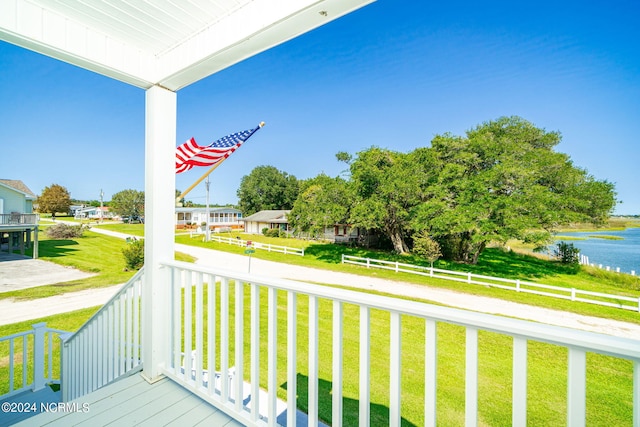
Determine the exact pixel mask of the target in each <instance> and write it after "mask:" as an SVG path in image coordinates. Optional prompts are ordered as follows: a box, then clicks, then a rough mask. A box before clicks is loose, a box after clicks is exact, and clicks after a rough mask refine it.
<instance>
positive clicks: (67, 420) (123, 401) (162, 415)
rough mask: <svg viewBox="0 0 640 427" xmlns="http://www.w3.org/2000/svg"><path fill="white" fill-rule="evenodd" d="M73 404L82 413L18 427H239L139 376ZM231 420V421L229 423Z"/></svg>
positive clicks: (176, 390) (165, 382) (171, 386)
mask: <svg viewBox="0 0 640 427" xmlns="http://www.w3.org/2000/svg"><path fill="white" fill-rule="evenodd" d="M70 403H76V404H77V407H79V408H80V409H82V408H83V407H82V404H83V403H86V404H87V405H88V406H87V409H88V410H87V411H86V412H82V411H79V412H62V411H60V412H55V413H53V412H48V413H41V414H39V415H36V416H33V417H31V418H29V419H26V420H24V421H22V422H20V423H18V424H16V425H18V426H48V427H54V426H65V427H67V426H106V425H113V426H128V425H136V426H137V425H149V426H150V425H153V426H158V425H169V424H170V425H175V426H180V427H186V426H194V425H202V426H205V425H215V426H230V427H231V426H241V425H242V424H238V423H237V422H236V421H235V420H233V419H232V418H231V417H229V416H228V415H226V414H225V413H224V412H222V411H220V410H218V409H216V408H215V407H213V406H211V405H209V404H208V403H207V402H205V401H204V400H202V399H200V398H199V397H198V396H196V395H195V394H192V393H190V392H189V391H188V390H186V389H185V388H183V387H181V386H180V385H178V384H176V383H174V382H173V381H171V380H170V379H168V378H163V379H161V380H160V381H158V382H156V383H154V384H149V383H147V382H146V381H145V380H144V379H143V378H142V377H141V376H140V375H139V374H134V375H132V376H130V377H128V378H125V379H123V380H120V381H118V382H115V383H113V384H111V385H108V386H106V387H103V388H101V389H100V390H97V391H95V392H93V393H90V394H88V395H86V396H84V397H82V398H80V399H77V400H74V401H73V402H70ZM232 421H233V422H232Z"/></svg>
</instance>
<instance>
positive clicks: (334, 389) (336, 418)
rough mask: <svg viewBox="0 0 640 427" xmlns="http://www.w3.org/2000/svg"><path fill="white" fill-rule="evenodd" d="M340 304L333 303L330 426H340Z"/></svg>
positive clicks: (341, 354)
mask: <svg viewBox="0 0 640 427" xmlns="http://www.w3.org/2000/svg"><path fill="white" fill-rule="evenodd" d="M342 318H343V313H342V302H341V301H337V300H336V301H333V352H332V353H333V375H332V379H331V383H332V384H331V395H332V400H333V401H332V411H331V421H332V423H331V424H332V426H334V427H341V426H342V357H343V351H342V320H343V319H342Z"/></svg>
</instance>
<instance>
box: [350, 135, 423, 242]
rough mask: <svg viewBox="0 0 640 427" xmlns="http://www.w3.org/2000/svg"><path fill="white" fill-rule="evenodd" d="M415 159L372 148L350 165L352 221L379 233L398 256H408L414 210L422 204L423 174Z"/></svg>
mask: <svg viewBox="0 0 640 427" xmlns="http://www.w3.org/2000/svg"><path fill="white" fill-rule="evenodd" d="M420 167H421V165H420V164H419V163H416V162H414V161H413V158H412V156H410V155H407V154H403V153H398V152H395V151H390V150H385V149H381V148H377V147H372V148H369V149H368V150H365V151H361V152H359V153H358V154H357V158H356V159H355V160H353V161H352V163H351V185H352V187H353V190H352V191H353V192H352V194H353V200H352V205H351V214H350V216H349V222H350V223H351V224H352V225H353V226H355V227H363V228H366V229H368V230H378V231H380V232H382V233H383V234H385V235H386V236H388V237H389V239H390V240H391V243H392V244H393V247H394V249H395V250H396V252H398V253H406V252H408V251H409V247H408V246H407V243H406V238H407V237H408V233H409V231H410V222H411V212H412V209H413V208H414V207H415V206H416V205H418V204H419V203H420V201H421V188H422V184H421V182H422V180H423V177H424V174H423V173H422V171H421V170H420Z"/></svg>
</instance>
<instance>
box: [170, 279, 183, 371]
mask: <svg viewBox="0 0 640 427" xmlns="http://www.w3.org/2000/svg"><path fill="white" fill-rule="evenodd" d="M171 278H172V283H171V286H172V290H173V298H172V299H171V305H172V306H173V320H172V322H171V323H172V326H171V327H172V328H173V342H172V344H173V345H172V349H173V372H174V373H175V374H176V375H177V376H179V377H180V376H182V377H183V378H186V372H180V366H181V365H182V359H183V358H182V284H183V283H184V280H183V278H184V271H181V270H178V269H177V268H174V269H173V274H172V275H171Z"/></svg>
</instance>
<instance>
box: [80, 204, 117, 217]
mask: <svg viewBox="0 0 640 427" xmlns="http://www.w3.org/2000/svg"><path fill="white" fill-rule="evenodd" d="M73 216H74V218H76V219H82V218H88V219H94V220H98V219H104V218H113V213H112V212H110V211H109V207H108V206H102V207H100V206H81V207H77V208H76V209H73Z"/></svg>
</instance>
